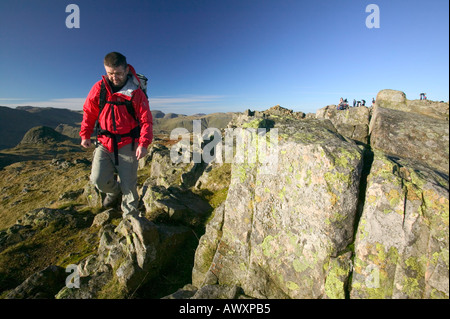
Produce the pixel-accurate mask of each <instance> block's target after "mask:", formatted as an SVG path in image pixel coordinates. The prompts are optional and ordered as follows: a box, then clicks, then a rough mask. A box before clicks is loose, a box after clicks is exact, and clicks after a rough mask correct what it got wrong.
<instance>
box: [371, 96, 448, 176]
mask: <svg viewBox="0 0 450 319" xmlns="http://www.w3.org/2000/svg"><path fill="white" fill-rule="evenodd" d="M385 91H387V90H385ZM387 93H390V95H387ZM387 93H384V91H382V92H380V93H379V96H381V97H382V99H381V100H378V96H377V102H376V106H375V107H374V110H373V116H372V119H371V121H370V143H371V146H372V148H374V149H377V150H381V151H383V152H385V153H386V154H390V155H394V156H397V157H401V158H408V159H412V160H419V161H421V162H422V163H424V164H425V165H428V166H430V167H432V168H434V169H437V170H440V171H442V172H444V173H446V174H447V175H448V173H449V162H448V160H449V147H448V145H449V127H448V119H445V117H441V118H437V117H436V116H433V117H432V116H428V115H425V114H424V113H425V112H420V113H418V112H413V110H409V109H407V108H406V105H407V104H406V100H405V99H403V98H400V97H403V96H404V93H403V94H401V93H402V92H400V93H398V92H397V91H394V93H393V92H391V91H390V90H389V91H388V92H387ZM388 98H390V99H391V100H388ZM439 104H441V103H439ZM447 107H448V104H447Z"/></svg>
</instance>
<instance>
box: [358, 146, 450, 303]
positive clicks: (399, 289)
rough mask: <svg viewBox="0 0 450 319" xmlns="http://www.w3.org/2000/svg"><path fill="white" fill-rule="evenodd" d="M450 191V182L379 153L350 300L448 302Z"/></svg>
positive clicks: (360, 227)
mask: <svg viewBox="0 0 450 319" xmlns="http://www.w3.org/2000/svg"><path fill="white" fill-rule="evenodd" d="M448 191H449V184H448V177H443V176H442V175H440V174H439V173H437V172H436V171H433V170H431V169H429V168H427V167H424V166H423V165H420V164H417V163H414V162H411V161H409V160H405V159H396V158H392V157H389V156H386V155H385V154H383V153H382V152H379V151H375V155H374V161H373V164H372V169H371V171H370V175H369V176H368V180H367V190H366V194H365V205H364V210H363V212H362V216H361V219H360V221H359V225H358V230H357V233H356V240H355V251H354V254H355V258H354V265H353V267H354V270H353V280H352V283H351V294H350V297H351V298H378V299H385V298H400V299H403V298H448V296H449V284H448V283H449V259H448V256H449V228H448V227H449V215H448V212H449V198H448Z"/></svg>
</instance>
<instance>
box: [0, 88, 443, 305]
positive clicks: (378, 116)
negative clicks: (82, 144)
mask: <svg viewBox="0 0 450 319" xmlns="http://www.w3.org/2000/svg"><path fill="white" fill-rule="evenodd" d="M175 118H176V117H174V116H170V119H175ZM212 121H213V120H212V119H211V122H210V123H213V122H212ZM448 121H449V104H448V103H442V102H433V101H421V100H414V101H410V100H407V99H406V96H405V94H404V93H403V92H400V91H394V90H383V91H380V92H379V94H378V95H377V99H376V103H375V105H374V106H373V107H370V108H367V107H356V108H349V109H347V110H337V108H336V106H335V105H329V106H326V107H324V108H322V109H319V110H318V111H317V112H316V114H304V113H302V112H293V111H292V110H288V109H285V108H283V107H281V106H279V105H277V106H275V107H272V108H269V109H268V110H266V111H263V112H261V111H251V110H247V111H245V112H243V113H235V114H233V117H232V118H231V121H229V123H228V125H227V127H221V128H220V130H219V131H220V132H221V133H222V135H221V137H222V142H223V141H225V144H224V143H215V144H213V145H214V146H224V147H222V148H215V147H214V148H212V147H211V145H212V142H209V141H210V140H209V138H210V136H208V135H207V134H204V135H203V136H202V137H201V138H200V140H199V146H200V147H201V148H202V150H203V152H204V153H206V152H208V155H211V154H210V153H211V151H212V150H213V149H214V153H215V155H217V154H222V155H225V156H222V157H220V156H219V157H217V156H216V157H215V158H216V160H214V161H206V160H205V158H209V157H202V159H203V160H202V161H200V162H197V161H194V160H193V159H195V158H196V157H195V152H198V149H195V147H194V145H193V144H190V146H193V147H190V146H189V147H187V148H186V147H185V148H184V149H183V148H181V150H184V152H185V153H186V154H184V155H186V157H187V158H189V159H190V160H189V161H178V162H176V161H173V158H172V157H171V156H173V155H174V153H175V154H179V152H180V145H182V144H180V139H179V140H178V141H177V140H170V139H169V138H168V137H162V136H157V138H156V140H155V142H154V143H153V144H152V145H151V146H150V148H149V154H148V156H147V157H146V158H144V159H142V160H141V161H140V163H139V171H138V176H139V177H138V190H139V193H140V196H141V206H140V207H141V208H140V209H141V217H139V218H129V219H122V218H121V213H120V212H119V211H117V210H115V209H108V210H102V209H101V208H100V203H101V200H102V196H103V195H102V194H100V193H98V191H97V190H96V189H95V188H94V187H93V186H92V185H91V184H90V183H89V181H88V180H87V178H83V176H84V175H83V174H85V175H88V174H89V169H90V166H89V164H90V161H89V157H88V158H84V156H86V153H83V152H81V153H80V154H78V153H77V154H78V155H77V156H78V157H80V158H75V159H74V158H71V159H67V160H64V159H60V158H59V159H53V160H48V166H47V171H48V172H47V173H46V174H50V173H51V171H54V172H55V178H59V179H60V180H58V181H60V185H61V187H60V188H61V191H63V193H62V194H58V196H56V197H57V198H55V201H54V202H53V204H52V207H44V208H35V209H33V210H29V211H25V210H26V208H27V207H29V206H23V208H21V207H22V206H21V205H22V204H21V203H26V202H28V201H30V200H31V199H29V197H27V196H28V194H29V193H33V192H35V193H36V192H38V191H39V190H38V189H37V186H36V185H37V182H36V183H33V181H36V180H37V179H38V177H37V176H38V173H36V171H34V170H32V169H31V168H29V167H28V166H26V164H18V163H16V164H12V165H9V166H6V167H4V168H3V173H4V176H5V177H4V178H5V179H9V180H12V179H13V178H18V176H19V173H20V174H21V175H20V176H24V175H25V176H28V175H27V174H29V176H30V178H29V179H28V180H27V181H24V182H23V183H24V185H25V186H23V185H22V184H20V181H21V180H19V181H18V182H17V183H16V184H20V186H19V188H17V190H19V189H22V191H21V195H20V196H21V197H20V200H21V201H22V202H19V200H18V199H16V198H15V197H14V196H13V193H12V191H11V190H12V189H15V188H13V185H7V184H5V185H4V186H3V194H5V195H3V196H4V200H5V203H6V204H7V205H9V206H8V207H10V208H9V210H8V211H6V210H5V211H2V213H3V214H7V212H9V211H10V210H13V209H14V207H15V212H16V215H14V216H16V217H17V221H16V222H9V223H6V222H5V223H4V224H5V225H7V227H6V228H5V229H4V230H2V231H0V283H1V284H0V287H2V289H1V291H0V293H1V296H2V297H3V298H59V299H70V298H164V299H202V298H210V299H216V298H221V299H223V298H226V299H236V298H256V299H265V298H269V299H274V298H277V299H278V298H283V299H284V298H292V299H344V298H347V299H369V298H373V299H394V298H400V299H407V298H413V299H435V298H443V299H448V298H449V171H448V164H449V129H448ZM204 128H205V127H203V126H202V129H204ZM38 132H41V133H39V134H37V135H36V134H31V136H39V141H41V140H42V132H43V130H42V129H41V130H40V131H39V130H38ZM52 134H53V135H54V133H53V132H52ZM44 135H45V136H47V135H46V134H44ZM191 135H192V134H188V139H187V140H185V141H189V142H190V143H194V144H195V140H196V139H195V138H193V139H191V138H192V137H193V136H191ZM55 136H56V135H55ZM229 137H231V141H233V143H232V145H231V149H230V148H227V146H230V144H229V143H228V144H227V141H228V142H229V141H230V140H228V139H227V138H229ZM25 140H29V138H28V137H27V138H26V139H25ZM30 140H33V141H34V139H33V138H32V139H30ZM182 140H183V137H182ZM46 141H48V140H46ZM208 142H209V143H208ZM210 143H211V144H210ZM26 145H27V143H21V145H20V147H21V148H20V149H21V150H22V148H23V147H25V146H26ZM184 146H186V145H184ZM174 150H175V152H174ZM230 150H231V152H232V154H233V156H232V160H231V161H227V158H228V159H229V157H227V156H226V155H227V154H228V155H229V152H230ZM74 154H75V153H74ZM203 155H205V154H203ZM58 156H59V157H61V156H62V155H61V154H58ZM74 156H75V155H74ZM24 163H25V162H24ZM65 164H67V165H65ZM63 172H64V173H63ZM67 172H69V173H70V172H71V173H72V174H77V183H78V184H77V186H72V187H71V188H70V189H63V185H64V184H65V183H64V178H65V177H64V174H67ZM56 176H58V177H56ZM46 178H48V177H46ZM67 179H68V178H65V180H67ZM66 182H67V181H66ZM42 187H44V186H42ZM24 189H27V192H25V193H24V192H23V190H24ZM17 190H16V192H17ZM54 191H55V193H57V191H56V190H54ZM8 192H11V193H8ZM47 193H48V192H45V194H47ZM46 196H47V195H46ZM6 204H5V206H6ZM20 210H22V211H23V213H20V214H19V211H20ZM10 214H11V213H10ZM6 220H11V219H5V221H6ZM55 237H56V238H57V239H56V238H55ZM49 251H51V255H50V254H48V252H49ZM37 252H39V253H37ZM45 252H47V254H48V255H46V254H45ZM15 256H20V259H19V257H15ZM44 256H46V257H44ZM37 261H39V262H37ZM11 265H13V267H11ZM68 267H69V268H68ZM12 268H13V269H12ZM67 269H71V271H72V273H71V275H70V276H68V273H67ZM64 270H66V272H64ZM19 274H20V276H19ZM17 278H20V280H18V279H17Z"/></svg>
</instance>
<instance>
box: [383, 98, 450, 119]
mask: <svg viewBox="0 0 450 319" xmlns="http://www.w3.org/2000/svg"><path fill="white" fill-rule="evenodd" d="M376 105H377V106H379V107H382V108H386V109H392V110H397V111H402V112H410V113H416V114H420V115H425V116H429V117H433V118H436V119H440V120H447V121H448V119H449V104H448V102H447V103H444V102H436V101H431V100H408V99H407V98H406V94H405V93H404V92H401V91H396V90H381V91H380V92H378V94H377V99H376Z"/></svg>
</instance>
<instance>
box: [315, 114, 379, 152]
mask: <svg viewBox="0 0 450 319" xmlns="http://www.w3.org/2000/svg"><path fill="white" fill-rule="evenodd" d="M370 116H371V108H367V107H365V106H363V107H354V108H349V109H347V110H338V109H337V108H336V106H335V105H328V106H326V107H324V108H321V109H320V110H317V112H316V118H319V119H329V120H330V121H331V122H332V123H333V125H334V127H335V128H336V130H337V131H338V132H339V133H340V134H341V135H343V136H346V137H348V138H351V139H353V140H355V141H359V142H361V143H364V144H367V143H368V142H369V122H370Z"/></svg>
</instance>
